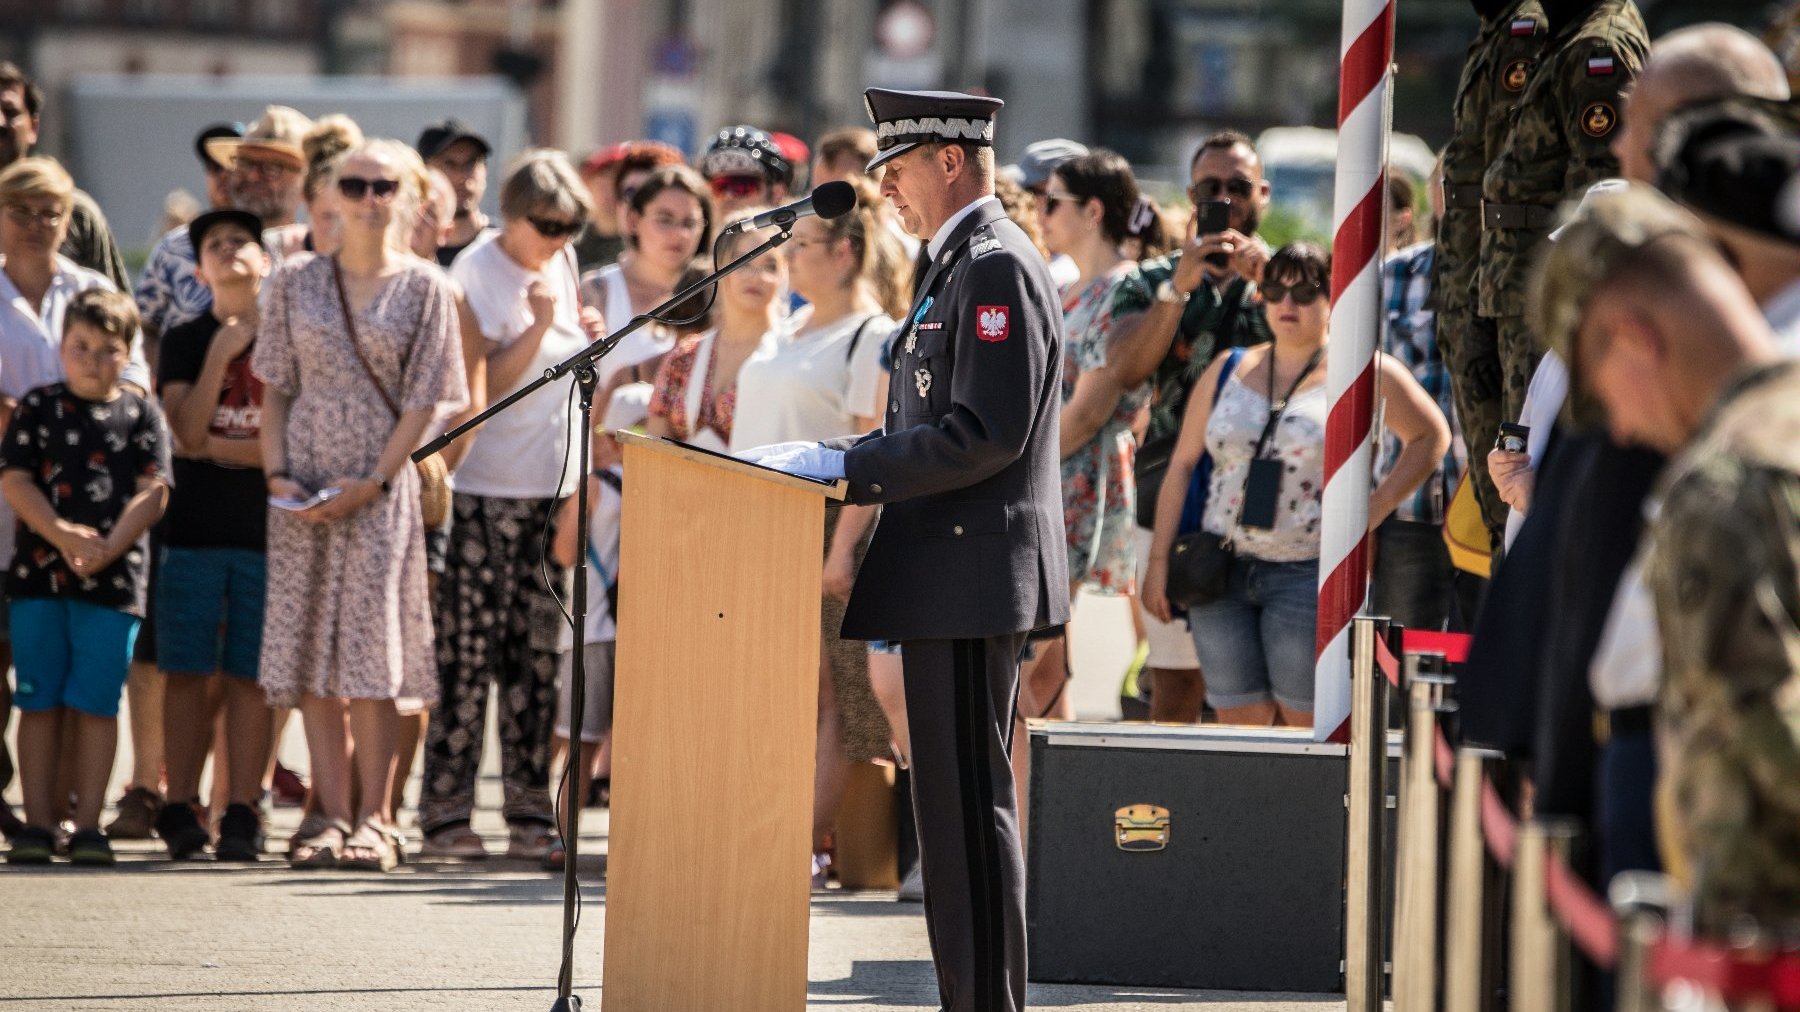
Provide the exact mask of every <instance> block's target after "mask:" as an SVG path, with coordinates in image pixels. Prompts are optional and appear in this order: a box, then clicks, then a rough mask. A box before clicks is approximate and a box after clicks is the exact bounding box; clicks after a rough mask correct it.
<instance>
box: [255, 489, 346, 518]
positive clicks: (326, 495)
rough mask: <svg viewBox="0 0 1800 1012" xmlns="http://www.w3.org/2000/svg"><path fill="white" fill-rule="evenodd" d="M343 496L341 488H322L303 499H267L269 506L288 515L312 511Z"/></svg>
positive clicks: (272, 497)
mask: <svg viewBox="0 0 1800 1012" xmlns="http://www.w3.org/2000/svg"><path fill="white" fill-rule="evenodd" d="M343 494H344V490H343V489H341V488H322V489H320V490H318V491H317V492H314V493H313V494H312V495H310V496H308V497H307V498H305V499H295V498H291V497H287V496H273V495H272V496H270V497H269V505H270V506H273V507H275V508H276V509H278V510H287V511H288V512H289V513H303V512H305V511H307V510H309V509H312V508H313V507H314V506H319V505H322V504H324V503H328V502H330V501H331V500H333V499H336V498H337V497H338V496H340V495H343Z"/></svg>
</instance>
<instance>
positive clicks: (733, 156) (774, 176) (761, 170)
mask: <svg viewBox="0 0 1800 1012" xmlns="http://www.w3.org/2000/svg"><path fill="white" fill-rule="evenodd" d="M699 169H700V175H702V176H704V177H706V183H707V185H708V186H710V187H712V192H713V199H715V200H717V201H718V203H719V220H720V221H725V222H729V221H731V220H733V215H734V214H736V212H737V211H738V210H739V209H740V208H745V207H761V206H764V205H770V206H773V205H778V204H785V203H787V199H788V188H789V187H790V186H791V185H792V183H793V179H794V166H793V163H792V162H790V161H789V160H788V157H787V155H785V154H783V153H782V150H781V146H780V145H778V144H776V143H775V138H774V137H772V136H770V135H769V133H768V131H766V130H759V129H757V128H756V127H753V126H749V125H748V124H740V125H738V126H728V127H726V128H724V129H723V130H720V131H719V132H718V133H717V134H716V135H714V137H713V139H712V142H711V143H710V144H708V145H707V146H706V152H705V153H704V154H702V155H701V156H700V164H699Z"/></svg>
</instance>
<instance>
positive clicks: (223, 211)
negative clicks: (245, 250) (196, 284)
mask: <svg viewBox="0 0 1800 1012" xmlns="http://www.w3.org/2000/svg"><path fill="white" fill-rule="evenodd" d="M220 225H236V226H238V227H239V228H242V229H243V230H244V231H246V232H249V233H250V235H251V237H252V238H254V239H255V240H256V241H257V242H262V234H263V223H262V219H261V218H258V217H257V216H256V215H254V214H251V213H250V212H249V211H242V210H239V209H237V208H235V207H220V208H215V209H213V210H211V211H207V212H206V213H205V214H202V215H198V216H197V217H195V218H194V220H193V221H190V222H188V227H187V234H188V241H189V242H191V243H193V244H194V257H195V259H198V258H199V256H200V247H201V246H203V245H205V244H206V233H208V232H211V231H212V230H213V229H215V228H217V227H218V226H220Z"/></svg>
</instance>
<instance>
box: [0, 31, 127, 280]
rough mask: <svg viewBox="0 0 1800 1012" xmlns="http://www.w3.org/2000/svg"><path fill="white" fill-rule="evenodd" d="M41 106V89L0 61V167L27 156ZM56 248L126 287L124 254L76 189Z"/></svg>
mask: <svg viewBox="0 0 1800 1012" xmlns="http://www.w3.org/2000/svg"><path fill="white" fill-rule="evenodd" d="M43 110H44V92H43V90H42V89H40V88H39V87H38V86H37V85H35V84H33V83H32V81H31V78H29V77H26V76H25V73H24V71H21V70H20V69H19V68H18V67H17V66H15V65H14V64H12V63H10V62H8V63H0V169H4V168H6V167H7V166H8V165H11V164H12V163H14V162H16V161H18V160H19V159H21V158H24V157H25V156H26V155H29V154H31V149H32V147H33V146H35V145H36V144H37V141H38V126H39V119H38V117H39V116H40V115H42V113H43ZM58 252H60V253H61V254H62V255H63V256H66V257H68V258H69V259H70V260H73V261H75V263H76V264H78V265H80V266H82V267H86V268H87V269H88V270H91V271H98V272H99V273H101V274H104V275H106V279H107V280H108V281H111V282H112V283H113V284H114V285H116V286H118V288H119V290H120V291H124V290H125V289H127V288H130V287H131V277H130V276H129V275H127V274H126V273H125V258H124V257H122V256H120V255H119V247H118V245H117V244H116V243H114V242H113V234H112V229H111V228H109V227H108V226H107V224H106V215H104V214H101V213H100V205H98V204H96V203H94V198H92V197H90V196H88V195H87V194H86V193H85V192H83V191H82V190H76V191H75V205H74V206H73V207H72V208H70V210H69V233H68V236H67V237H66V238H65V239H63V244H62V248H61V249H60V250H58Z"/></svg>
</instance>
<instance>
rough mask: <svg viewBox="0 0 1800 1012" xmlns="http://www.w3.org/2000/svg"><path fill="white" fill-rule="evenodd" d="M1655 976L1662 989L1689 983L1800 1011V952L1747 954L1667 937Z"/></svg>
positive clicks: (1655, 953)
mask: <svg viewBox="0 0 1800 1012" xmlns="http://www.w3.org/2000/svg"><path fill="white" fill-rule="evenodd" d="M1650 978H1651V980H1653V981H1655V982H1656V984H1657V985H1658V986H1659V987H1664V986H1667V985H1669V984H1673V983H1675V982H1677V981H1686V982H1688V983H1691V984H1695V985H1697V986H1699V987H1700V988H1702V989H1703V990H1705V991H1708V992H1710V993H1711V994H1713V995H1716V996H1718V997H1719V998H1721V999H1723V1000H1725V1001H1728V1002H1750V1001H1757V1000H1764V1001H1772V1002H1773V1003H1774V1005H1775V1007H1776V1008H1777V1009H1783V1010H1789V1012H1792V1010H1795V1009H1800V953H1795V952H1788V953H1782V954H1780V955H1774V954H1770V953H1757V952H1745V951H1741V950H1732V949H1727V948H1725V947H1724V946H1722V945H1718V944H1716V943H1712V942H1702V941H1695V940H1689V939H1670V938H1664V939H1663V940H1661V941H1659V942H1657V943H1656V946H1655V948H1654V949H1652V950H1651V953H1650Z"/></svg>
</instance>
